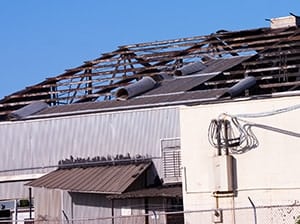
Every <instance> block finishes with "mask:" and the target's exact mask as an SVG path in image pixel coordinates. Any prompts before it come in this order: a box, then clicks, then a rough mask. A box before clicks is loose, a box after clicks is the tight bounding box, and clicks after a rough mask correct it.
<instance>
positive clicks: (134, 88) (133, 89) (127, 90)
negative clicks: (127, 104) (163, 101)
mask: <svg viewBox="0 0 300 224" xmlns="http://www.w3.org/2000/svg"><path fill="white" fill-rule="evenodd" d="M155 85H156V81H155V80H154V79H153V78H151V77H149V76H147V77H143V78H142V79H141V80H139V81H137V82H135V83H132V84H130V85H128V86H125V87H122V88H119V89H118V90H117V91H116V98H117V99H118V100H127V99H129V98H131V97H133V96H136V95H139V94H141V93H144V92H146V91H149V90H151V89H153V88H154V87H155Z"/></svg>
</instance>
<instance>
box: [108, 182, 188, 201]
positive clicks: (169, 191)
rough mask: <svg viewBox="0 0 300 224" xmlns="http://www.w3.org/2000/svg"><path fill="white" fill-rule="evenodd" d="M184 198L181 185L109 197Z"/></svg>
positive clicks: (110, 197)
mask: <svg viewBox="0 0 300 224" xmlns="http://www.w3.org/2000/svg"><path fill="white" fill-rule="evenodd" d="M158 197H160V198H182V187H181V185H175V186H159V187H151V188H144V189H140V190H134V191H128V192H125V193H123V194H118V195H116V194H115V195H109V196H107V198H109V199H128V198H158Z"/></svg>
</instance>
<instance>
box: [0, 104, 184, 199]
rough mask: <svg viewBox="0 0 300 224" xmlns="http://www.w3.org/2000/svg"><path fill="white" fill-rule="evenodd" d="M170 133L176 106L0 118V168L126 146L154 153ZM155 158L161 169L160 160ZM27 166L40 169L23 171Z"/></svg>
mask: <svg viewBox="0 0 300 224" xmlns="http://www.w3.org/2000/svg"><path fill="white" fill-rule="evenodd" d="M173 137H179V111H178V108H176V107H169V108H156V109H144V110H131V111H123V112H115V113H102V114H89V115H80V116H73V117H60V118H52V119H43V120H30V121H19V122H3V123H1V124H0V149H1V154H2V162H1V163H0V170H1V171H3V170H8V169H20V168H28V167H43V166H48V165H57V163H58V161H59V160H61V159H65V158H69V157H70V155H72V156H74V157H84V158H86V157H88V156H89V157H94V156H99V155H100V156H101V155H103V156H106V155H115V154H126V153H128V152H129V153H130V154H131V155H136V154H141V155H146V154H147V155H151V156H154V157H158V156H160V139H162V138H173ZM154 163H155V165H156V167H157V168H158V172H160V165H161V164H160V161H159V160H155V161H154ZM32 172H39V170H34V171H27V173H32ZM13 173H16V172H13ZM18 173H25V172H18ZM0 175H8V173H3V172H0ZM1 193H2V192H1ZM3 193H4V194H5V192H3Z"/></svg>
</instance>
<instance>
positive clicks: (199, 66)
mask: <svg viewBox="0 0 300 224" xmlns="http://www.w3.org/2000/svg"><path fill="white" fill-rule="evenodd" d="M204 68H206V65H204V64H203V63H202V62H195V63H190V64H188V65H185V66H183V67H181V68H179V69H177V70H176V71H175V72H174V74H175V75H177V76H182V75H189V74H192V73H194V72H198V71H201V70H203V69H204Z"/></svg>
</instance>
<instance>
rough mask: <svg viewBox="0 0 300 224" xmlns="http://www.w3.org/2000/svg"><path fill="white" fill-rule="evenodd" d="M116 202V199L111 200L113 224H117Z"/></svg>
mask: <svg viewBox="0 0 300 224" xmlns="http://www.w3.org/2000/svg"><path fill="white" fill-rule="evenodd" d="M114 209H115V201H114V199H111V217H112V218H111V224H115V211H114Z"/></svg>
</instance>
